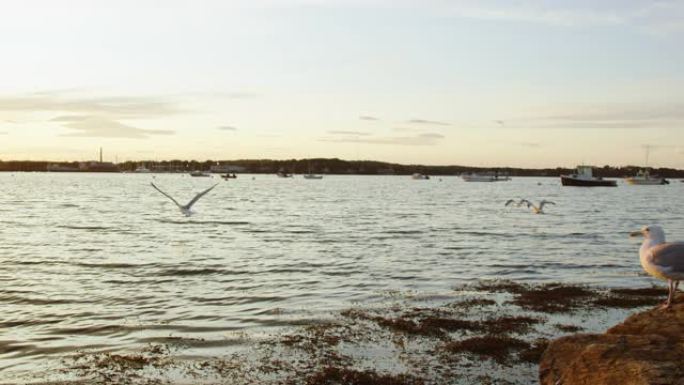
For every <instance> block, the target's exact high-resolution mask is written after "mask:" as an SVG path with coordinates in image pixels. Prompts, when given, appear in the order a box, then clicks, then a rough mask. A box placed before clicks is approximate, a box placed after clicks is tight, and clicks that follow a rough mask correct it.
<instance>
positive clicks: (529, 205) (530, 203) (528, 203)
mask: <svg viewBox="0 0 684 385" xmlns="http://www.w3.org/2000/svg"><path fill="white" fill-rule="evenodd" d="M523 203H525V204H527V208H528V209H529V208H530V207H534V205H533V204H532V202H530V201H528V200H527V199H521V200H520V203H518V205H522V204H523Z"/></svg>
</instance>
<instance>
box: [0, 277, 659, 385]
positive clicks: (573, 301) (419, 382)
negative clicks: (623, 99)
mask: <svg viewBox="0 0 684 385" xmlns="http://www.w3.org/2000/svg"><path fill="white" fill-rule="evenodd" d="M665 295H666V291H665V290H664V289H661V288H639V289H624V288H622V289H608V288H595V287H588V286H577V285H563V284H557V283H553V284H521V283H516V282H512V281H482V282H477V283H474V284H470V285H465V286H460V287H456V288H454V290H453V295H450V296H448V297H444V298H439V299H427V300H425V299H421V298H420V296H416V295H396V296H394V297H393V298H392V300H391V301H389V303H386V304H382V305H379V306H373V307H353V308H349V309H345V310H343V311H340V312H339V313H337V314H333V315H332V317H331V318H330V319H329V320H326V321H318V322H312V323H310V324H308V325H303V326H301V327H297V328H291V329H288V330H285V331H283V332H281V333H276V334H273V335H271V336H270V337H268V338H263V339H256V338H254V339H251V338H249V337H248V336H244V339H245V341H246V342H245V343H244V345H243V348H242V349H239V350H237V351H235V352H233V353H230V354H227V355H225V356H215V357H205V356H199V355H191V354H188V353H187V350H186V349H185V348H186V346H187V345H188V344H192V341H191V340H186V339H183V338H180V337H179V338H177V339H169V341H168V342H165V343H155V344H150V345H148V346H146V347H145V348H144V349H140V350H139V351H136V352H126V353H119V352H76V353H73V354H67V355H65V356H64V358H63V360H62V363H61V368H60V369H58V370H56V371H50V372H48V373H35V374H34V375H33V376H32V378H30V379H25V378H22V379H21V381H17V382H16V383H26V382H34V383H43V384H73V383H82V384H99V383H108V384H173V385H180V384H269V385H271V384H272V385H276V384H280V385H290V384H306V385H333V384H345V385H347V384H349V385H373V384H379V385H380V384H382V385H403V384H406V385H425V384H530V383H536V382H537V377H538V374H537V371H538V368H537V363H538V361H539V357H540V356H541V354H542V353H543V351H544V349H545V347H546V344H547V343H548V341H549V340H550V339H552V338H556V337H558V336H561V335H564V334H568V333H576V332H580V331H587V332H594V331H602V330H603V329H605V328H607V327H609V326H611V325H613V324H615V323H617V322H620V321H621V320H622V319H623V318H625V316H627V315H629V314H630V313H633V312H635V311H638V310H641V309H643V308H644V307H646V306H653V305H656V304H658V303H660V302H662V300H663V299H664V296H665ZM202 342H203V343H204V341H202ZM208 343H210V342H208ZM0 383H2V384H10V383H15V382H0Z"/></svg>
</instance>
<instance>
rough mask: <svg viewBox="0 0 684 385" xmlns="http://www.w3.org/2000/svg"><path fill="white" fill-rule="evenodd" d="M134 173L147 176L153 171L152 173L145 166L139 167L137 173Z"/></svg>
mask: <svg viewBox="0 0 684 385" xmlns="http://www.w3.org/2000/svg"><path fill="white" fill-rule="evenodd" d="M133 172H136V173H139V174H147V173H150V172H152V171H150V169H149V168H147V167H145V166H138V167H137V168H136V169H135V171H133Z"/></svg>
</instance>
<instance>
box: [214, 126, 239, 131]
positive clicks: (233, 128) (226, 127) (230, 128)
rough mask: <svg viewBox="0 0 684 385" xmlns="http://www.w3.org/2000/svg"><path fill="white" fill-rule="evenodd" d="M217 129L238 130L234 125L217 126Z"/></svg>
mask: <svg viewBox="0 0 684 385" xmlns="http://www.w3.org/2000/svg"><path fill="white" fill-rule="evenodd" d="M216 129H217V130H221V131H236V130H237V127H233V126H219V127H216Z"/></svg>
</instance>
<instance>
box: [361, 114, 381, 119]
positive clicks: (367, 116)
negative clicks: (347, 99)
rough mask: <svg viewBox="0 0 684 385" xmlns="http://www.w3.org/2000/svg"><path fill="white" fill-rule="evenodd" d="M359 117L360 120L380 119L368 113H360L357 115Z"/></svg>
mask: <svg viewBox="0 0 684 385" xmlns="http://www.w3.org/2000/svg"><path fill="white" fill-rule="evenodd" d="M359 119H361V120H380V118H378V117H375V116H370V115H361V116H359Z"/></svg>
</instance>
